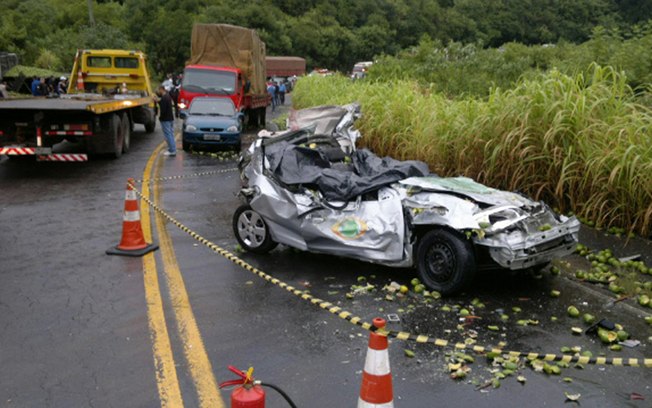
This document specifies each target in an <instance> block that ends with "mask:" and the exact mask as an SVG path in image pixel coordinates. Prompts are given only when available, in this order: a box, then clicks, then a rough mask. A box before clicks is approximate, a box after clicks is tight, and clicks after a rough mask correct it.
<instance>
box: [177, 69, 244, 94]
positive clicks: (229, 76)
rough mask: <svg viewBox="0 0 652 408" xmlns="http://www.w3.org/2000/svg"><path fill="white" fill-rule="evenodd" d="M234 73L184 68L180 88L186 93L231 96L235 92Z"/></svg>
mask: <svg viewBox="0 0 652 408" xmlns="http://www.w3.org/2000/svg"><path fill="white" fill-rule="evenodd" d="M235 85H236V74H235V73H234V72H225V71H215V70H212V69H201V68H186V70H185V71H184V73H183V82H182V83H181V87H182V88H183V89H184V90H186V91H188V92H196V93H205V94H217V95H231V94H233V93H234V92H235Z"/></svg>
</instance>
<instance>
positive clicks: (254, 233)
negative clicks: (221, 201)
mask: <svg viewBox="0 0 652 408" xmlns="http://www.w3.org/2000/svg"><path fill="white" fill-rule="evenodd" d="M233 232H234V233H235V238H236V239H237V240H238V242H239V243H240V245H242V247H243V248H244V249H246V250H247V251H250V252H255V253H259V254H264V253H267V252H269V251H271V250H272V249H274V248H276V245H277V243H276V242H274V241H272V237H271V235H270V233H269V228H268V227H267V224H266V223H265V220H263V217H261V216H260V214H258V213H257V212H256V211H254V210H253V209H252V208H251V207H250V206H248V205H243V206H240V207H239V208H238V209H237V210H236V211H235V214H233Z"/></svg>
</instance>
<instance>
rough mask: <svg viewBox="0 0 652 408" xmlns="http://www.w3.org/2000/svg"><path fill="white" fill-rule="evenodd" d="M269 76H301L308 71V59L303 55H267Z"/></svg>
mask: <svg viewBox="0 0 652 408" xmlns="http://www.w3.org/2000/svg"><path fill="white" fill-rule="evenodd" d="M266 64H267V76H268V77H290V76H293V75H296V76H301V75H305V73H306V60H305V59H303V58H301V57H267V58H266Z"/></svg>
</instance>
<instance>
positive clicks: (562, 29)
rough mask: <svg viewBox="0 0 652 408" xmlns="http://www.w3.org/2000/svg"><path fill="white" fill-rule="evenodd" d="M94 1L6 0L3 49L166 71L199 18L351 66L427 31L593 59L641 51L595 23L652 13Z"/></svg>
mask: <svg viewBox="0 0 652 408" xmlns="http://www.w3.org/2000/svg"><path fill="white" fill-rule="evenodd" d="M90 4H91V5H92V8H93V16H94V20H95V25H94V26H93V27H90V22H89V12H88V11H89V10H88V6H89V3H88V0H0V9H2V11H3V12H2V14H0V50H3V51H12V52H16V53H18V54H19V57H20V59H21V62H23V63H25V64H34V63H35V61H36V60H37V58H39V56H41V54H42V53H43V52H42V51H43V50H48V51H51V52H52V53H53V54H54V56H55V57H56V58H57V59H58V60H59V61H60V62H59V63H58V65H60V66H61V68H62V69H64V68H66V67H70V65H71V63H72V57H71V56H72V55H74V52H75V50H76V49H77V48H83V47H92V46H110V47H129V48H131V47H134V48H142V49H143V50H144V51H146V52H147V53H148V54H149V56H150V61H151V62H152V63H153V66H154V67H155V69H156V71H157V73H158V74H161V73H164V72H165V71H169V70H173V71H178V70H179V69H180V68H181V67H182V66H183V64H184V62H185V61H186V59H187V58H188V56H189V53H190V49H189V45H190V32H191V30H192V25H193V24H194V23H195V22H210V23H228V24H234V25H241V26H245V27H250V28H254V29H256V30H257V31H258V33H259V35H260V37H261V38H262V39H263V41H265V43H266V45H267V51H268V54H270V55H298V56H302V57H304V58H306V59H307V61H308V65H309V67H316V66H319V67H327V68H331V69H340V70H345V71H346V70H349V69H350V68H351V66H352V64H353V63H354V62H356V61H362V60H370V59H373V58H374V57H375V56H379V55H394V54H396V53H397V52H399V51H400V50H402V49H409V48H410V47H413V46H415V45H416V44H418V42H419V40H420V39H421V38H422V36H423V35H424V34H425V35H428V37H429V38H431V39H433V40H438V41H439V42H440V44H449V43H451V42H453V43H461V44H474V47H476V46H477V44H480V45H481V46H483V47H495V48H499V47H501V46H503V45H505V44H508V43H512V42H519V43H522V44H525V45H535V44H546V43H558V42H560V41H562V42H565V43H568V44H572V43H576V44H579V43H582V42H585V41H587V40H589V39H591V38H593V39H594V40H595V41H592V42H590V47H594V48H589V47H588V46H587V47H584V48H582V51H581V52H582V53H584V54H585V55H586V58H587V59H588V58H591V57H593V56H597V57H598V58H601V56H603V55H606V56H605V58H607V56H609V55H611V56H613V55H620V56H621V57H622V58H623V59H626V60H631V59H632V57H631V55H624V54H623V52H614V50H613V49H612V48H609V47H607V49H606V51H605V50H604V49H600V47H604V44H605V41H603V40H600V41H598V39H599V38H602V37H600V34H599V33H598V34H597V35H595V36H593V37H592V33H593V32H594V29H595V28H596V27H597V26H602V27H605V29H606V30H607V31H608V32H610V31H609V30H618V32H619V33H621V35H623V36H624V38H629V37H636V36H637V35H638V36H639V38H640V37H641V36H640V35H639V34H637V33H636V29H635V28H633V25H634V24H639V25H642V24H644V23H645V22H646V21H648V20H649V19H652V0H519V1H514V0H355V1H351V0H250V1H242V0H220V1H214V0H92V1H91V3H90ZM628 36H629V37H628ZM610 38H611V37H610ZM609 41H612V39H610V40H609ZM604 52H607V54H604ZM636 52H644V53H647V52H648V51H643V49H642V48H637V49H636ZM609 53H610V54H609ZM540 55H543V54H540ZM51 60H53V61H56V60H55V59H51ZM540 60H541V61H540V62H542V63H544V64H549V63H550V61H548V60H546V61H544V60H545V58H543V59H541V58H540ZM632 64H633V63H632V62H631V61H630V62H629V63H627V64H626V65H628V66H631V68H629V69H630V70H631V71H632V72H637V74H636V76H637V77H640V78H643V77H644V75H643V76H642V73H641V71H642V70H644V69H645V67H646V66H647V65H646V64H642V68H640V69H639V68H635V67H633V65H632ZM633 75H634V74H633Z"/></svg>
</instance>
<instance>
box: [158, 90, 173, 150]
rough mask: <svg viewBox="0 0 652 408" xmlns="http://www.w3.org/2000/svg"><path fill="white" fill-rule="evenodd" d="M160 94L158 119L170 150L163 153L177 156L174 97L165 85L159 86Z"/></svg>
mask: <svg viewBox="0 0 652 408" xmlns="http://www.w3.org/2000/svg"><path fill="white" fill-rule="evenodd" d="M158 95H159V100H158V108H159V116H158V120H159V122H161V129H163V136H164V137H165V141H166V142H167V144H168V150H167V152H165V153H163V154H164V155H166V156H176V155H177V144H176V142H175V141H174V112H173V111H172V98H171V97H170V94H169V93H168V91H167V90H166V89H165V86H163V85H160V86H159V87H158Z"/></svg>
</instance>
